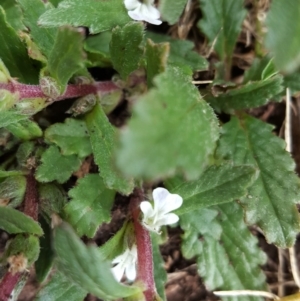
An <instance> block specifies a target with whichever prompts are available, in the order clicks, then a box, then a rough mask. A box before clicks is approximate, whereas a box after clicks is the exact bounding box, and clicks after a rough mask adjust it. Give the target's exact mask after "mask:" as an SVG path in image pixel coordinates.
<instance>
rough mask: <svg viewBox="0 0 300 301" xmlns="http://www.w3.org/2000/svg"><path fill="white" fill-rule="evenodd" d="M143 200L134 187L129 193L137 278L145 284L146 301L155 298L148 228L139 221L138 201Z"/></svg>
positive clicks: (138, 190)
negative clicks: (136, 254)
mask: <svg viewBox="0 0 300 301" xmlns="http://www.w3.org/2000/svg"><path fill="white" fill-rule="evenodd" d="M143 200H144V194H143V191H142V190H141V189H138V188H136V189H135V190H134V192H133V194H132V195H131V199H130V209H131V213H132V217H133V224H134V230H135V238H136V244H137V251H138V269H137V279H138V280H141V281H142V282H143V283H144V284H145V285H146V290H145V291H144V296H145V299H146V301H153V300H155V296H156V287H155V282H154V274H153V256H152V244H151V238H150V235H149V232H148V230H146V229H145V228H144V227H143V226H142V224H141V223H140V219H139V217H140V212H141V211H140V203H141V202H142V201H143Z"/></svg>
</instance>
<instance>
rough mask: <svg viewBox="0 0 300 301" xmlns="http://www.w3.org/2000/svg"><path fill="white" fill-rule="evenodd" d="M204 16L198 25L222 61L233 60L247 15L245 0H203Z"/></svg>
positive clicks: (201, 4) (201, 5)
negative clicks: (236, 44) (235, 47)
mask: <svg viewBox="0 0 300 301" xmlns="http://www.w3.org/2000/svg"><path fill="white" fill-rule="evenodd" d="M199 2H200V7H201V10H202V13H203V15H204V16H203V18H202V19H201V20H200V21H199V23H198V26H199V27H200V28H201V30H202V31H203V33H204V34H205V35H206V36H207V38H208V40H209V42H210V44H212V45H213V44H214V49H215V50H216V52H217V53H218V55H219V56H220V58H221V60H222V61H228V60H231V55H232V53H233V49H234V46H235V43H236V40H237V38H238V35H239V33H240V31H241V26H242V22H243V20H244V18H245V16H246V10H245V9H244V8H243V6H244V1H243V0H201V1H199Z"/></svg>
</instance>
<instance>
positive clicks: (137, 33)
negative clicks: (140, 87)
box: [110, 22, 144, 79]
mask: <svg viewBox="0 0 300 301" xmlns="http://www.w3.org/2000/svg"><path fill="white" fill-rule="evenodd" d="M143 37H144V26H143V24H142V23H137V22H130V23H128V24H126V25H125V26H123V27H119V26H118V27H116V28H114V29H113V30H112V38H111V42H110V55H111V61H112V63H113V67H114V68H115V69H116V70H117V71H118V72H119V73H120V75H121V77H122V78H123V79H126V78H127V77H128V75H129V74H130V73H131V72H132V71H134V70H136V69H138V67H139V65H140V61H141V58H142V55H143V52H144V51H143V48H142V45H141V44H142V42H143Z"/></svg>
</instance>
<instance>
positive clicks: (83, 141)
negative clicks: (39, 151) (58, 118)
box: [45, 118, 92, 158]
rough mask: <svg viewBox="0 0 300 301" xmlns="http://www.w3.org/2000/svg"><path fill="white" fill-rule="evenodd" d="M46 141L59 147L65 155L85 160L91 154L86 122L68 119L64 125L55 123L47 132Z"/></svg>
mask: <svg viewBox="0 0 300 301" xmlns="http://www.w3.org/2000/svg"><path fill="white" fill-rule="evenodd" d="M45 139H46V141H48V142H52V143H55V144H56V145H58V146H59V147H60V149H61V151H62V153H63V154H64V155H67V156H68V155H78V156H79V157H80V158H84V157H86V156H88V155H90V154H91V152H92V149H91V144H90V139H89V133H88V129H87V127H86V124H85V122H84V121H82V120H79V119H74V118H67V119H66V120H65V122H64V123H55V124H53V125H52V126H50V127H48V128H47V129H46V131H45Z"/></svg>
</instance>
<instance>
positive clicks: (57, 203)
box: [39, 183, 67, 223]
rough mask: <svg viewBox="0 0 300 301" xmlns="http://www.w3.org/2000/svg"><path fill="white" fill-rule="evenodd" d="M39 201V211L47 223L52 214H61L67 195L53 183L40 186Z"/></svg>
mask: <svg viewBox="0 0 300 301" xmlns="http://www.w3.org/2000/svg"><path fill="white" fill-rule="evenodd" d="M39 199H40V203H39V204H40V210H41V211H42V213H43V217H44V218H45V219H46V220H47V221H48V222H49V223H50V222H51V216H52V214H53V213H56V214H57V215H62V214H63V208H64V206H65V204H66V203H67V195H66V193H65V191H64V189H63V188H62V187H61V186H60V185H57V184H54V183H47V184H40V185H39Z"/></svg>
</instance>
